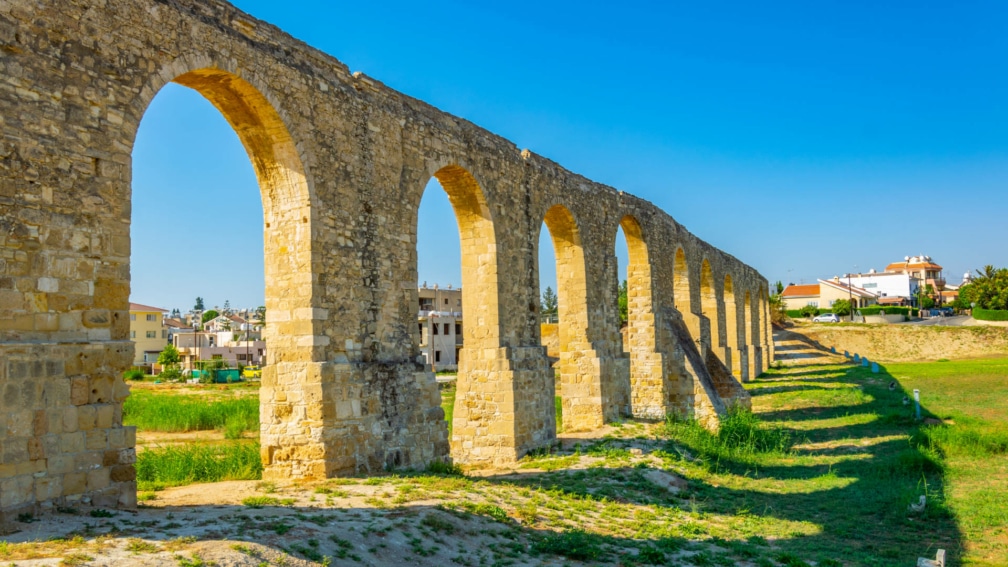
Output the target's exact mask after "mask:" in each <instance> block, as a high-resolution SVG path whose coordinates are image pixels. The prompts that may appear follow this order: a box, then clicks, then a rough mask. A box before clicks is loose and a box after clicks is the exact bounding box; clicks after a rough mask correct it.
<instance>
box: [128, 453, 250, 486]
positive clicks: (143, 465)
mask: <svg viewBox="0 0 1008 567" xmlns="http://www.w3.org/2000/svg"><path fill="white" fill-rule="evenodd" d="M136 471H137V488H138V490H160V489H162V488H168V487H171V486H182V485H185V484H194V483H200V482H219V481H222V480H256V479H259V478H262V461H261V460H260V458H259V444H258V443H228V444H226V445H179V446H175V445H170V446H167V447H156V448H151V449H146V450H144V451H141V452H140V453H138V454H137V461H136Z"/></svg>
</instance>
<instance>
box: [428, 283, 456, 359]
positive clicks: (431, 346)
mask: <svg viewBox="0 0 1008 567" xmlns="http://www.w3.org/2000/svg"><path fill="white" fill-rule="evenodd" d="M417 295H418V296H419V300H420V304H419V306H418V307H419V311H418V314H417V324H418V327H419V331H420V345H419V346H420V352H421V354H422V355H423V357H424V362H426V363H427V364H429V365H431V367H432V369H433V370H434V371H441V370H458V356H459V351H460V350H462V290H461V289H452V286H451V285H449V286H448V287H447V288H439V287H438V286H437V284H434V287H427V282H424V284H423V285H422V286H420V287H418V288H417Z"/></svg>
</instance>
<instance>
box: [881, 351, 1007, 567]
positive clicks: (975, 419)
mask: <svg viewBox="0 0 1008 567" xmlns="http://www.w3.org/2000/svg"><path fill="white" fill-rule="evenodd" d="M886 370H887V371H888V372H889V373H890V374H892V375H893V376H895V377H896V378H897V379H898V380H899V382H900V384H901V385H902V386H903V387H904V388H905V389H906V390H907V392H908V393H909V394H910V396H911V397H912V395H913V394H912V392H913V390H914V389H918V390H920V397H921V404H922V406H923V407H924V408H925V409H926V411H927V412H928V414H930V415H931V416H933V417H936V418H939V419H941V420H942V423H938V424H934V425H930V426H925V427H922V428H921V430H920V433H919V435H918V436H917V438H916V439H915V442H917V443H919V444H920V445H921V446H922V447H924V448H925V449H927V450H929V451H932V452H933V453H935V454H936V455H938V457H939V458H940V459H941V463H942V465H943V467H944V470H945V482H946V484H947V489H946V492H947V498H946V501H947V503H948V507H949V509H950V511H951V513H952V514H953V515H954V516H955V518H956V520H957V522H958V525H959V528H960V529H961V530H962V531H963V534H964V536H965V550H964V554H963V555H964V563H966V564H970V565H1006V564H1008V498H1005V495H1006V494H1008V359H980V360H966V361H954V362H935V363H911V364H888V365H886Z"/></svg>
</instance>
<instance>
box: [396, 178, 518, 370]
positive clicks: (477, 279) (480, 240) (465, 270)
mask: <svg viewBox="0 0 1008 567" xmlns="http://www.w3.org/2000/svg"><path fill="white" fill-rule="evenodd" d="M432 175H433V177H435V178H437V180H438V183H440V184H441V187H442V188H443V189H444V191H445V193H446V194H447V195H448V201H449V202H450V203H451V206H452V210H453V211H454V213H455V221H456V222H457V223H458V231H459V243H460V248H461V253H462V307H463V309H465V317H466V319H467V321H466V322H465V323H463V326H462V333H463V337H464V338H463V347H462V351H463V352H465V351H466V350H467V349H468V350H470V351H475V350H478V349H482V348H497V347H499V346H500V336H501V334H500V333H501V329H500V310H499V301H498V299H499V296H498V283H497V236H496V233H495V232H494V222H493V217H492V215H491V213H490V207H489V206H488V205H487V199H486V195H485V194H484V193H483V189H482V187H480V184H479V183H478V182H477V181H476V178H475V177H473V175H472V174H471V173H470V172H469V171H468V170H467V169H466V168H465V167H463V166H461V165H458V164H449V165H445V166H443V167H441V168H440V169H438V170H437V171H435V172H434V173H433V174H432ZM417 207H419V203H418V204H417ZM415 216H416V215H414V217H415ZM415 230H416V229H415V227H414V232H415ZM466 323H468V324H466Z"/></svg>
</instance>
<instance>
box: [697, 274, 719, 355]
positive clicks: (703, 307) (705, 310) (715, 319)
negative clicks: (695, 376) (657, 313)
mask: <svg viewBox="0 0 1008 567" xmlns="http://www.w3.org/2000/svg"><path fill="white" fill-rule="evenodd" d="M718 312H719V309H718V298H717V290H716V289H715V284H714V272H713V270H711V265H710V262H708V261H707V259H706V258H704V259H703V262H702V263H701V264H700V313H701V314H702V315H703V317H704V318H705V319H706V321H707V327H708V329H709V331H708V335H707V337H706V338H707V339H708V340H707V341H705V343H706V345H707V347H708V349H710V350H711V351H713V352H714V353H716V354H717V355H718V358H723V357H724V355H723V354H721V352H719V351H720V347H721V330H720V325H719V315H718ZM701 340H702V339H701Z"/></svg>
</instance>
